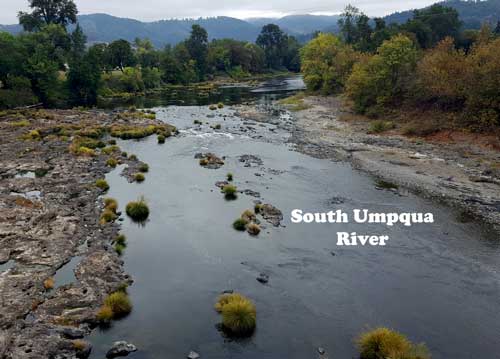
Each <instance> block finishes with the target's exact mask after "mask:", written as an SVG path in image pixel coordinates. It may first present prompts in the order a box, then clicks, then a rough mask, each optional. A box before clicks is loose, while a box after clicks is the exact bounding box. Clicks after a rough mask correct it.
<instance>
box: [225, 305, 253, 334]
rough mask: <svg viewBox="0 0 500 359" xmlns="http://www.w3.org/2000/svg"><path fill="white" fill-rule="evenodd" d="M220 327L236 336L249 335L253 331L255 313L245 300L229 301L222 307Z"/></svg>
mask: <svg viewBox="0 0 500 359" xmlns="http://www.w3.org/2000/svg"><path fill="white" fill-rule="evenodd" d="M221 314H222V326H223V328H224V329H226V330H227V331H229V333H230V334H233V335H236V336H247V335H251V334H252V333H253V331H254V330H255V325H256V320H257V312H256V310H255V305H254V304H253V303H252V302H251V301H250V300H249V299H247V298H245V297H243V296H242V298H240V299H238V300H231V301H229V302H228V303H227V304H225V305H223V306H222V311H221Z"/></svg>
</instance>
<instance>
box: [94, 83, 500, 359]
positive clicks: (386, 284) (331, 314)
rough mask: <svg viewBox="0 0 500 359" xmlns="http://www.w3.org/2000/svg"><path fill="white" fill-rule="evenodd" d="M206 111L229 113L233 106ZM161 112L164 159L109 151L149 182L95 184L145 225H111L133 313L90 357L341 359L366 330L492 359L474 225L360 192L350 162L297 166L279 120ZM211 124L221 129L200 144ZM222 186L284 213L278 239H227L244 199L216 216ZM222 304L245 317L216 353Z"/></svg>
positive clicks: (137, 146)
mask: <svg viewBox="0 0 500 359" xmlns="http://www.w3.org/2000/svg"><path fill="white" fill-rule="evenodd" d="M289 81H291V82H289V83H293V81H297V79H290V80H289ZM270 87H271V90H272V93H274V95H272V94H271V95H270V94H269V93H267V92H266V91H264V89H261V90H262V91H258V92H250V93H249V94H248V92H247V91H248V90H244V91H243V92H245V93H247V95H248V96H247V95H245V96H243V98H244V100H242V101H243V102H246V101H251V100H254V101H256V105H259V106H263V105H265V104H266V103H269V101H270V100H272V99H274V98H277V97H280V96H282V95H281V94H280V92H279V89H278V90H277V89H276V88H272V87H273V86H270ZM278 87H279V86H278ZM282 89H283V88H282ZM284 89H285V90H288V88H286V85H285V87H284ZM224 91H226V90H224ZM237 91H242V90H241V89H239V90H237ZM275 91H278V92H277V93H275ZM285 92H286V93H288V91H285ZM228 96H229V95H228ZM218 99H219V100H222V101H224V102H225V103H229V104H235V105H236V104H237V103H238V102H241V101H240V100H241V97H240V100H239V101H228V98H226V97H224V96H222V97H221V98H218ZM164 101H166V102H167V103H159V102H161V100H154V101H153V100H152V101H151V103H148V104H147V106H148V107H151V106H152V107H153V109H154V110H155V111H156V112H157V118H159V119H161V120H164V121H166V122H168V123H172V124H174V125H176V126H177V127H178V128H179V129H180V135H178V136H177V137H173V138H169V139H167V142H166V143H165V144H164V145H158V143H157V140H156V138H154V137H150V138H146V139H143V140H139V141H119V143H118V144H119V146H120V147H121V148H122V150H123V151H126V152H128V153H129V154H131V153H134V154H136V155H137V156H138V157H139V159H141V160H142V161H144V162H147V163H148V164H149V166H150V171H149V173H147V175H146V181H145V182H144V183H141V184H137V183H133V184H130V183H128V182H127V181H126V179H125V178H124V177H122V176H120V172H121V170H122V168H117V169H116V170H114V171H113V172H111V173H110V174H108V175H107V177H106V179H107V181H108V183H109V184H110V186H111V189H110V190H109V193H108V194H107V196H110V197H114V198H116V199H117V200H118V202H119V203H120V209H121V210H124V207H125V205H126V203H127V202H129V201H131V200H135V199H136V198H138V197H139V196H142V195H143V196H144V197H145V198H146V200H147V201H148V204H149V206H150V209H151V215H150V217H149V220H148V221H147V223H145V225H137V224H135V223H134V222H132V221H130V219H129V218H124V221H123V222H122V223H123V226H122V233H123V234H125V235H126V236H127V238H128V246H127V248H126V250H125V253H124V255H123V260H124V262H125V270H126V271H127V272H128V273H130V274H131V275H132V277H133V278H134V284H133V285H132V286H131V287H130V288H129V289H128V292H129V294H130V298H131V300H132V302H133V305H134V309H133V311H132V313H131V314H130V315H129V316H128V317H126V318H124V319H122V320H120V321H117V322H114V323H113V325H112V327H111V328H109V329H106V330H96V331H94V332H93V334H92V336H91V338H90V340H91V342H92V344H93V346H94V348H93V352H92V356H91V357H92V358H104V356H105V353H106V351H107V350H108V349H109V348H110V346H111V344H112V343H113V342H114V341H117V340H126V341H128V342H131V343H133V344H135V345H136V346H137V347H138V348H139V350H138V351H137V352H136V353H132V354H130V355H129V357H130V358H134V359H153V358H154V359H160V358H185V357H186V355H187V353H189V352H190V351H191V350H194V351H196V352H198V353H200V355H201V358H213V359H216V358H238V359H240V358H241V359H243V358H249V359H250V358H252V359H257V358H258V359H265V358H297V359H299V358H300V359H302V358H314V357H317V356H318V353H317V348H318V347H322V348H324V349H325V350H326V352H327V354H328V356H329V357H330V358H351V357H355V356H356V352H357V351H356V348H355V344H354V338H355V337H356V336H357V335H358V334H359V333H361V332H362V331H363V330H366V329H367V328H374V327H377V326H387V327H390V328H393V329H395V330H398V331H400V332H402V333H404V334H406V335H407V336H408V337H409V338H410V339H411V340H412V341H414V342H425V343H426V344H427V346H428V347H429V349H430V351H431V353H432V355H433V358H446V359H449V358H453V359H459V358H464V359H465V358H482V359H489V358H491V359H493V358H498V349H499V348H500V311H499V310H498V308H499V301H500V285H499V283H500V273H499V270H498V269H499V266H498V263H499V260H500V245H499V242H498V241H497V239H496V238H493V237H491V236H489V235H488V234H487V233H485V232H483V230H482V228H481V226H480V225H476V224H471V223H467V224H464V223H461V222H460V221H459V220H457V216H456V213H454V212H453V211H452V210H450V209H449V208H446V207H443V206H440V205H439V204H436V203H433V202H430V201H428V200H424V199H421V198H419V197H417V196H414V195H412V194H410V193H405V192H404V191H397V192H394V191H389V190H380V189H377V188H376V184H375V182H374V179H373V178H371V177H369V176H367V175H365V174H363V173H361V172H359V171H356V170H355V169H353V168H352V167H351V166H350V165H349V164H348V163H342V162H333V161H330V160H323V159H315V158H312V157H309V156H306V155H304V154H301V153H299V152H297V151H295V150H294V146H293V144H290V143H288V142H287V139H288V138H289V132H288V131H287V130H285V129H282V128H280V126H276V123H279V121H283V122H287V121H288V122H289V121H290V118H289V116H288V115H287V114H286V113H280V114H274V115H273V114H270V115H269V117H270V121H269V122H264V123H257V122H252V121H246V122H245V123H243V121H242V119H241V118H240V116H239V115H238V111H240V110H241V106H239V107H238V106H236V107H232V106H226V107H225V108H224V109H221V110H217V111H210V110H209V109H208V107H207V106H206V104H207V103H209V102H207V103H202V105H201V106H175V105H170V106H167V105H169V103H168V102H170V100H169V99H165V100H164ZM194 120H201V121H202V122H203V125H201V126H195V125H193V121H194ZM207 122H208V123H209V124H207ZM214 124H221V126H222V128H221V129H220V130H215V129H212V128H211V127H210V125H214ZM199 152H213V153H215V154H217V155H219V156H226V159H225V165H224V166H223V167H222V168H220V169H217V170H212V169H206V168H203V167H201V166H200V165H199V163H198V160H196V159H194V156H195V154H196V153H199ZM245 154H250V155H255V156H257V157H258V158H260V159H261V160H262V163H260V164H259V163H254V164H252V165H251V166H250V167H245V166H244V163H243V162H241V161H240V160H239V158H240V156H241V155H245ZM228 172H231V173H233V174H234V183H235V184H236V185H237V186H238V188H239V189H242V190H243V189H250V190H252V191H256V192H259V193H260V195H261V197H260V198H258V199H259V200H261V201H263V202H264V203H270V204H272V205H274V206H276V207H277V208H279V209H281V211H282V212H283V214H284V220H283V222H282V226H280V227H273V226H272V225H270V224H267V223H265V222H264V223H263V224H265V228H264V230H263V231H262V232H261V234H260V235H259V236H257V237H251V236H249V235H248V234H247V233H245V232H237V231H235V230H233V228H232V226H231V224H232V222H233V221H234V220H235V219H236V218H237V217H238V216H239V215H240V214H241V212H242V211H244V210H245V209H247V208H253V205H254V204H253V203H254V201H255V200H256V199H257V198H254V197H252V196H248V195H245V194H239V196H238V199H237V200H234V201H226V200H225V199H224V197H223V195H222V194H221V193H220V190H219V189H218V188H217V187H216V186H215V182H217V181H222V180H224V179H225V176H226V173H228ZM296 208H300V209H303V210H304V211H313V212H324V211H328V210H331V209H333V210H335V209H342V210H343V211H345V212H347V213H351V212H352V210H353V209H356V208H366V209H369V210H370V211H374V212H431V213H433V214H434V218H435V223H433V224H416V225H414V226H412V227H405V226H402V225H395V226H393V227H387V226H385V225H383V224H356V223H353V221H351V222H350V223H345V224H304V223H301V224H293V223H291V221H290V213H291V211H292V210H293V209H296ZM338 231H347V232H358V233H359V234H380V235H388V236H389V237H390V239H389V241H388V244H387V246H385V247H377V246H374V247H371V246H367V247H361V246H358V247H339V246H336V232H338ZM260 273H266V274H268V275H269V282H268V283H267V284H261V283H260V282H258V281H257V280H256V278H257V277H258V276H259V274H260ZM229 289H231V290H235V291H238V292H241V293H242V294H244V295H246V296H247V297H249V298H250V299H252V300H253V301H254V302H255V304H256V307H257V330H256V332H255V333H254V335H253V336H252V337H251V338H248V339H245V340H229V339H228V338H225V337H223V336H222V335H221V333H220V332H219V331H218V330H217V329H216V325H217V323H218V322H219V321H220V316H219V315H218V314H217V313H216V312H215V310H214V309H213V305H214V303H215V301H216V299H217V296H218V295H219V294H220V293H221V292H222V291H224V290H229Z"/></svg>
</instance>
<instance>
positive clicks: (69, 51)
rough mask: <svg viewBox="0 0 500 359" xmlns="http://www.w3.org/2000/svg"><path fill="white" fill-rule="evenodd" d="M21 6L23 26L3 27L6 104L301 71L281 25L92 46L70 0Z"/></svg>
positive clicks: (0, 77)
mask: <svg viewBox="0 0 500 359" xmlns="http://www.w3.org/2000/svg"><path fill="white" fill-rule="evenodd" d="M29 5H30V8H31V12H26V13H25V12H20V13H19V22H20V24H21V25H22V26H23V28H24V32H22V33H21V34H19V35H17V36H13V35H10V34H8V33H0V52H1V53H2V54H5V55H3V56H1V57H0V107H15V106H20V105H23V104H31V103H35V102H37V101H40V102H42V103H43V104H44V105H46V106H63V105H65V104H68V103H69V104H71V105H94V104H95V103H96V101H97V98H98V96H99V95H103V96H114V95H120V94H124V93H142V92H144V91H147V90H152V89H157V88H161V87H162V86H164V85H168V84H183V85H186V84H191V83H196V82H200V81H205V80H210V79H212V78H213V77H214V76H215V75H218V74H224V75H229V76H231V77H233V78H237V79H239V78H244V77H248V76H250V75H252V74H259V73H264V72H268V71H276V70H288V71H299V70H300V56H299V50H300V45H299V43H298V41H297V40H296V39H295V38H294V37H292V36H288V35H287V34H285V33H284V32H283V31H282V30H281V29H280V28H279V27H278V26H277V25H273V24H269V25H266V26H264V27H263V28H262V31H261V33H260V35H259V37H258V38H257V41H256V43H250V42H244V41H237V40H233V39H220V40H212V41H209V40H208V34H207V32H206V30H205V29H204V28H202V27H201V26H199V25H193V26H192V29H191V33H190V36H189V38H188V39H186V40H185V41H183V42H181V43H179V44H177V45H175V46H166V47H165V48H164V49H156V48H154V46H153V45H152V43H151V42H150V41H149V40H147V39H136V40H135V41H134V42H133V43H129V42H128V41H126V40H117V41H113V42H111V43H109V44H104V43H100V44H94V45H92V46H90V47H87V45H86V42H87V41H86V37H85V34H84V33H83V31H82V29H81V28H80V26H79V25H77V26H76V29H75V30H74V31H73V32H68V30H67V25H69V24H75V23H76V21H77V13H78V10H77V7H76V5H75V4H74V2H73V1H71V0H44V1H41V0H29Z"/></svg>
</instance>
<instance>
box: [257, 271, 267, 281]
mask: <svg viewBox="0 0 500 359" xmlns="http://www.w3.org/2000/svg"><path fill="white" fill-rule="evenodd" d="M257 281H258V282H260V283H262V284H266V283H267V282H269V275H267V274H265V273H260V274H259V276H258V277H257Z"/></svg>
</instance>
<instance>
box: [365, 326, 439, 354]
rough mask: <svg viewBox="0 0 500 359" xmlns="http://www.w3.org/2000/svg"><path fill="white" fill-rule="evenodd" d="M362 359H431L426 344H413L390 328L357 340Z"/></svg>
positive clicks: (371, 331) (370, 333)
mask: <svg viewBox="0 0 500 359" xmlns="http://www.w3.org/2000/svg"><path fill="white" fill-rule="evenodd" d="M356 343H357V345H358V349H359V352H360V359H391V358H398V359H430V354H429V351H428V350H427V347H426V346H425V345H424V344H417V345H415V344H413V343H412V342H410V341H409V340H408V339H407V338H406V337H405V336H404V335H402V334H400V333H398V332H396V331H393V330H391V329H388V328H383V327H381V328H376V329H374V330H370V331H367V332H365V333H362V334H361V335H360V336H359V337H358V338H357V340H356Z"/></svg>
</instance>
